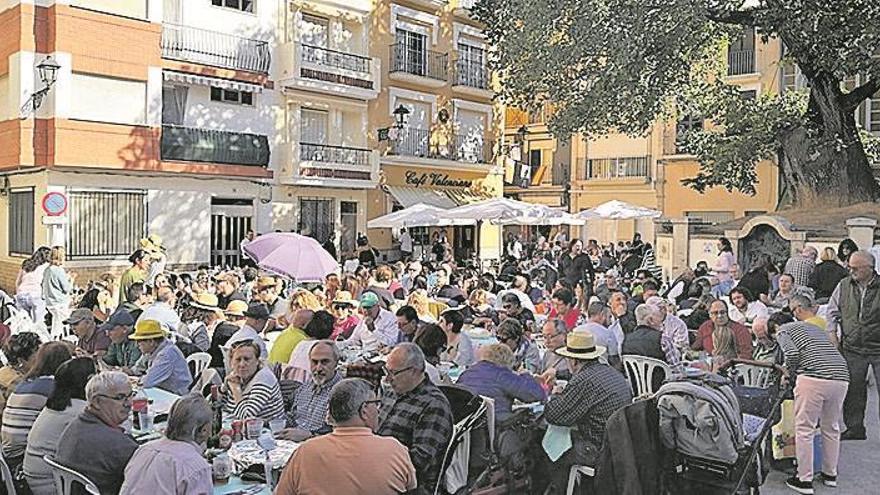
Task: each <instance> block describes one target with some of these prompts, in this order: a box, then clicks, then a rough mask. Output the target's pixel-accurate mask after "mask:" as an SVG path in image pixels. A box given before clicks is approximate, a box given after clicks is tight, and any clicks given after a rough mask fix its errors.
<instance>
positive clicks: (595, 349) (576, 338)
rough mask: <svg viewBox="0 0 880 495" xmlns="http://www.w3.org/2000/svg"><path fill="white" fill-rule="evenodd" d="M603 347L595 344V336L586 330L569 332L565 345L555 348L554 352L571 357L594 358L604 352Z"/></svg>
mask: <svg viewBox="0 0 880 495" xmlns="http://www.w3.org/2000/svg"><path fill="white" fill-rule="evenodd" d="M605 350H606V349H605V347H604V346H601V345H596V337H594V336H593V334H592V333H590V332H587V331H573V332H569V334H568V336H567V337H566V338H565V347H560V348H559V349H556V350H555V351H553V352H555V353H556V354H558V355H560V356H563V357H567V358H572V359H596V358H597V357H599V356H601V355H602V354H605Z"/></svg>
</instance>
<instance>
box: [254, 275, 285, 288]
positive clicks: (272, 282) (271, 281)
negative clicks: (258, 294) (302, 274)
mask: <svg viewBox="0 0 880 495" xmlns="http://www.w3.org/2000/svg"><path fill="white" fill-rule="evenodd" d="M278 285H280V282H278V280H276V279H275V277H265V276H264V277H260V278H258V279H257V283H256V284H254V288H255V289H256V290H261V289H265V288H266V287H277V286H278Z"/></svg>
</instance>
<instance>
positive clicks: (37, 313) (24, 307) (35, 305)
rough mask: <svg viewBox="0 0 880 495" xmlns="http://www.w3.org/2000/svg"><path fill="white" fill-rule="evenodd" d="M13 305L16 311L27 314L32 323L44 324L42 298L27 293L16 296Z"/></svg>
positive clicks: (44, 312)
mask: <svg viewBox="0 0 880 495" xmlns="http://www.w3.org/2000/svg"><path fill="white" fill-rule="evenodd" d="M15 305H16V307H18V309H20V310H21V311H24V312H25V313H27V314H28V316H30V317H31V320H32V321H33V322H34V323H37V324H43V323H45V321H46V301H44V300H43V298H42V297H40V296H37V295H34V294H28V293H23V294H16V295H15Z"/></svg>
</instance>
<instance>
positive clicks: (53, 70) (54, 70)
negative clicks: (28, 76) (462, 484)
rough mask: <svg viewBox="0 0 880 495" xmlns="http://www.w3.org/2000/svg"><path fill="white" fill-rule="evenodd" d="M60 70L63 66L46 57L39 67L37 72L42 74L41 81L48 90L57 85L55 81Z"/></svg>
mask: <svg viewBox="0 0 880 495" xmlns="http://www.w3.org/2000/svg"><path fill="white" fill-rule="evenodd" d="M60 68H61V66H60V65H58V62H56V61H54V60H52V57H46V60H43V61H42V62H40V65H38V66H37V70H38V71H39V72H40V79H41V80H42V81H43V84H45V85H46V87H47V88H50V87H52V85H53V84H55V80H56V78H57V77H58V69H60Z"/></svg>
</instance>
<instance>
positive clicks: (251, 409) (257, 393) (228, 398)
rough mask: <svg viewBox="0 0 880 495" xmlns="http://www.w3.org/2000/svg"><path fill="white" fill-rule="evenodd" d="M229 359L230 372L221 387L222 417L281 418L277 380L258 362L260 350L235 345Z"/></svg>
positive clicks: (249, 343) (247, 343) (250, 344)
mask: <svg viewBox="0 0 880 495" xmlns="http://www.w3.org/2000/svg"><path fill="white" fill-rule="evenodd" d="M229 358H230V367H231V370H230V373H229V375H227V376H226V383H225V384H224V386H223V389H224V390H223V392H224V394H223V413H224V414H225V415H232V417H233V418H235V419H241V420H244V419H248V418H259V419H262V420H264V421H269V420H272V419H277V418H284V401H283V400H282V399H281V388H280V387H279V386H278V379H277V378H276V377H275V374H274V373H272V370H270V369H269V368H267V367H266V366H264V365H263V363H262V362H261V361H260V347H259V346H258V345H257V344H256V343H255V342H253V341H251V340H242V341H239V342H236V343H235V344H233V345H232V349H231V350H230V356H229Z"/></svg>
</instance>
